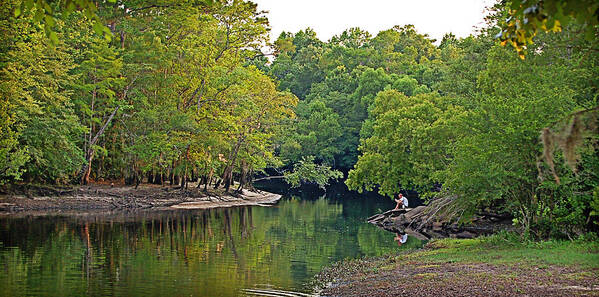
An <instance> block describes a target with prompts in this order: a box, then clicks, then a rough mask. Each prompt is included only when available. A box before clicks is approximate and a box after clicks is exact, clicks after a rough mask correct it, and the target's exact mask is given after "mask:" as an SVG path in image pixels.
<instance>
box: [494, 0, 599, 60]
mask: <svg viewBox="0 0 599 297" xmlns="http://www.w3.org/2000/svg"><path fill="white" fill-rule="evenodd" d="M506 8H507V12H508V13H507V15H508V17H507V18H506V19H505V20H503V19H502V20H501V22H500V23H499V25H500V27H501V29H502V30H501V32H500V33H499V34H497V37H498V38H499V39H500V40H501V44H502V45H505V44H507V43H509V44H511V45H512V46H513V47H514V49H515V50H516V51H517V52H518V55H519V56H520V58H522V59H524V57H525V50H526V48H527V46H528V45H529V44H532V43H533V38H534V37H535V36H537V34H539V33H540V32H560V31H562V30H563V29H564V28H566V27H567V26H568V25H569V24H570V23H577V24H579V25H581V26H582V30H583V31H584V37H585V38H586V39H587V40H594V39H596V34H597V30H596V29H597V25H599V18H597V16H598V15H599V3H598V2H597V1H594V0H576V1H564V0H542V1H541V0H536V1H526V0H511V1H509V4H508V5H507V7H506Z"/></svg>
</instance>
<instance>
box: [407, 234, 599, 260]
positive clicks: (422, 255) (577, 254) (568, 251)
mask: <svg viewBox="0 0 599 297" xmlns="http://www.w3.org/2000/svg"><path fill="white" fill-rule="evenodd" d="M426 247H427V249H425V250H423V251H419V252H415V253H412V254H409V255H405V256H402V258H404V257H406V258H410V259H415V258H418V259H420V260H423V261H429V262H449V263H454V262H459V263H488V264H524V265H531V266H537V267H539V268H543V267H547V265H559V266H571V265H575V266H580V267H585V268H599V242H598V241H584V240H578V241H563V240H549V241H537V242H522V241H520V240H519V238H518V239H516V238H514V235H512V234H509V233H504V234H498V235H493V236H488V237H479V238H475V239H441V240H434V241H431V242H430V243H428V244H427V246H426ZM404 259H405V258H404Z"/></svg>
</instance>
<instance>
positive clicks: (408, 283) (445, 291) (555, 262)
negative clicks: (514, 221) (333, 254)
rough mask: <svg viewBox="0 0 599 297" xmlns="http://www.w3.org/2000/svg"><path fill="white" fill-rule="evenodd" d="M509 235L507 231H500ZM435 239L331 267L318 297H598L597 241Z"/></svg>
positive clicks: (321, 281)
mask: <svg viewBox="0 0 599 297" xmlns="http://www.w3.org/2000/svg"><path fill="white" fill-rule="evenodd" d="M506 234H507V233H506ZM506 234H503V235H494V236H490V237H481V238H476V239H441V240H434V241H431V242H429V243H428V244H427V245H426V246H425V248H423V249H420V250H412V251H406V252H403V253H400V254H397V255H389V256H385V257H379V258H366V259H356V260H348V261H344V262H340V263H337V264H335V265H333V266H331V267H329V268H327V269H325V270H323V271H322V272H321V273H320V274H319V275H318V276H317V278H316V279H317V283H318V284H319V285H318V286H320V287H324V289H322V291H321V292H320V294H321V296H565V295H568V296H599V242H598V241H597V240H595V241H574V242H571V241H547V242H536V243H521V242H518V240H516V239H514V238H513V237H512V238H510V237H511V236H510V235H509V234H507V235H506Z"/></svg>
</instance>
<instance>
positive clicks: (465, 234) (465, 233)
mask: <svg viewBox="0 0 599 297" xmlns="http://www.w3.org/2000/svg"><path fill="white" fill-rule="evenodd" d="M455 237H456V238H474V237H476V234H474V233H470V232H468V231H462V232H460V233H457V234H455Z"/></svg>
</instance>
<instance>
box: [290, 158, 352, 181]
mask: <svg viewBox="0 0 599 297" xmlns="http://www.w3.org/2000/svg"><path fill="white" fill-rule="evenodd" d="M342 177H343V173H342V172H341V171H337V170H332V169H331V167H329V166H326V165H320V164H316V163H314V157H312V156H308V157H304V158H302V160H300V161H299V162H297V163H296V164H295V165H294V166H293V171H291V172H286V173H285V181H287V183H289V184H290V185H291V186H292V187H299V186H300V185H301V184H302V183H316V184H317V185H318V186H319V187H321V188H324V187H325V186H327V185H328V184H329V182H330V180H331V179H338V178H342Z"/></svg>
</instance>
